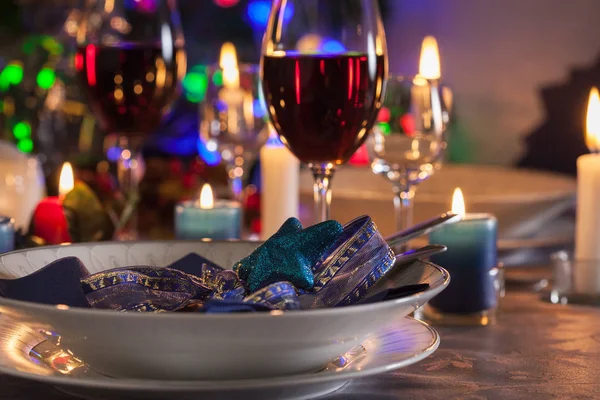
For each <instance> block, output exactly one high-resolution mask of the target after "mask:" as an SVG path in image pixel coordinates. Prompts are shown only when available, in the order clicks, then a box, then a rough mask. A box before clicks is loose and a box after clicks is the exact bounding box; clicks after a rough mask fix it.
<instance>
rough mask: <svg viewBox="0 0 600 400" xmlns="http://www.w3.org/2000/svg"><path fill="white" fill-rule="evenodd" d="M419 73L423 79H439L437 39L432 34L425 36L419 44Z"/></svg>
mask: <svg viewBox="0 0 600 400" xmlns="http://www.w3.org/2000/svg"><path fill="white" fill-rule="evenodd" d="M419 75H420V76H421V77H423V78H425V79H440V77H441V75H442V74H441V71H440V53H439V51H438V44H437V40H435V37H433V36H426V37H425V39H423V44H422V46H421V58H420V60H419Z"/></svg>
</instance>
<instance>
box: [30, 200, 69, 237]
mask: <svg viewBox="0 0 600 400" xmlns="http://www.w3.org/2000/svg"><path fill="white" fill-rule="evenodd" d="M33 234H34V235H35V236H37V237H40V238H42V239H44V241H45V242H46V243H47V244H61V243H67V242H71V236H69V226H68V224H67V218H66V217H65V213H64V211H63V206H62V200H60V199H59V198H58V196H52V197H46V198H45V199H42V201H40V203H39V204H38V205H37V208H36V209H35V211H34V213H33Z"/></svg>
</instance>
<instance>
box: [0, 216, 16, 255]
mask: <svg viewBox="0 0 600 400" xmlns="http://www.w3.org/2000/svg"><path fill="white" fill-rule="evenodd" d="M14 248H15V223H14V220H13V219H12V218H8V217H3V216H0V253H6V252H7V251H12V250H14Z"/></svg>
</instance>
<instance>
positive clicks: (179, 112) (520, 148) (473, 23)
mask: <svg viewBox="0 0 600 400" xmlns="http://www.w3.org/2000/svg"><path fill="white" fill-rule="evenodd" d="M82 3H83V1H78V0H6V1H3V2H2V4H1V5H0V11H1V12H0V18H1V24H0V34H2V38H3V40H2V41H1V44H0V70H1V71H2V72H1V74H0V98H1V100H2V103H1V106H2V107H1V110H2V114H1V115H0V117H1V126H2V128H3V130H2V136H3V138H4V139H6V140H10V141H14V142H15V143H16V144H17V145H18V147H19V148H20V149H21V150H22V151H25V152H34V153H38V154H40V155H41V157H42V161H43V162H44V165H45V170H46V171H47V172H48V173H50V171H53V170H54V169H55V168H56V166H58V165H60V163H61V161H62V159H63V158H65V157H70V155H71V154H70V153H76V154H78V157H79V158H80V162H81V163H85V162H86V159H87V162H90V164H92V163H93V162H92V161H93V160H91V159H88V157H92V156H93V155H94V154H95V153H98V152H101V151H102V150H107V149H101V147H102V143H101V141H100V136H98V138H95V137H94V135H93V131H94V127H95V121H94V119H93V117H92V115H91V114H90V113H89V112H88V111H87V109H86V107H85V105H84V103H83V102H82V100H83V99H81V98H80V95H79V91H78V89H77V87H76V85H75V83H74V76H73V68H72V65H71V63H72V56H73V51H74V38H73V36H74V34H75V32H76V29H77V22H78V18H79V17H80V15H79V11H78V8H79V7H80V6H81V5H82ZM381 3H382V13H383V16H384V21H385V24H386V31H387V36H388V47H389V54H390V71H391V72H392V73H401V74H414V73H416V69H417V67H418V57H419V51H420V43H421V41H422V39H423V37H424V36H425V35H434V36H436V38H437V39H438V42H439V44H440V52H441V60H442V70H443V75H444V80H445V82H446V83H447V84H449V85H450V86H451V87H452V88H453V90H454V94H455V104H456V111H455V124H454V126H453V129H454V131H453V132H452V135H451V136H450V138H451V143H450V161H454V162H470V163H483V164H502V165H514V164H517V163H521V164H522V165H525V166H532V167H538V168H544V169H555V170H557V171H560V172H567V173H574V159H575V157H577V155H579V154H581V153H583V152H585V148H584V146H583V139H582V137H581V136H582V135H580V132H582V126H581V122H580V120H581V119H582V116H580V115H579V114H581V113H582V112H583V111H582V110H583V109H584V107H581V106H579V105H580V104H583V103H585V99H586V96H587V93H586V90H581V91H580V93H573V92H576V90H575V89H573V91H571V92H570V93H568V94H566V95H565V93H564V92H563V93H562V95H560V96H561V98H562V100H563V104H562V109H559V110H558V111H560V112H563V113H564V114H565V115H567V114H569V113H570V112H571V113H573V112H574V111H572V110H577V113H578V114H577V118H571V119H572V124H571V125H572V126H569V123H568V122H565V121H563V122H564V124H563V125H565V126H561V127H557V126H552V127H548V128H547V130H549V131H551V130H553V129H555V130H557V131H559V132H550V133H546V134H545V135H544V137H545V138H547V139H548V137H549V136H550V137H553V136H554V135H555V134H556V137H555V138H554V139H553V140H555V141H559V142H560V141H563V143H562V145H561V146H559V148H560V154H558V156H559V157H556V156H557V154H553V153H552V151H549V150H548V149H545V150H546V151H545V152H544V154H546V155H548V157H546V158H550V160H547V159H545V158H544V157H541V159H540V157H537V156H536V154H535V149H529V148H528V139H527V138H528V136H535V133H536V131H537V130H540V128H542V127H543V125H544V121H545V120H546V119H548V118H551V117H557V118H559V119H560V117H561V116H556V115H548V110H547V104H545V99H544V90H548V89H550V88H556V87H568V86H570V85H571V83H572V80H573V79H574V75H573V74H575V72H576V71H578V70H586V69H593V67H594V64H595V63H596V61H597V55H598V50H597V49H598V48H599V47H600V35H598V30H600V28H599V27H598V24H597V21H596V16H597V15H598V13H599V12H600V3H598V2H597V1H595V0H572V1H569V2H565V1H562V0H524V1H520V0H488V1H485V2H477V1H472V0H453V1H452V2H448V1H444V0H418V1H417V0H382V1H381ZM179 7H180V9H181V15H182V20H183V21H182V22H183V27H184V30H185V36H186V47H187V51H188V58H189V61H188V70H189V71H191V70H192V69H193V67H194V66H195V65H199V64H211V63H215V62H216V61H217V58H218V54H219V49H220V46H221V45H222V43H223V42H225V41H231V42H233V43H234V44H235V46H236V48H237V51H238V57H239V59H240V61H241V62H249V63H255V62H257V61H258V56H259V54H260V52H259V48H260V40H261V36H262V32H263V29H264V26H265V24H266V19H267V15H268V10H269V7H270V2H269V1H268V0H202V1H196V0H181V1H180V2H179ZM215 21H218V23H214V22H215ZM196 78H197V76H195V75H194V74H192V75H191V76H189V77H188V80H187V85H185V83H186V82H185V81H184V86H185V89H186V91H187V96H184V97H183V98H182V100H181V101H180V102H179V103H178V104H177V107H176V108H175V110H174V112H173V115H172V116H171V117H170V118H166V122H165V124H164V126H163V127H162V128H161V129H160V131H159V132H157V135H156V136H157V137H156V140H154V141H150V142H149V143H148V145H147V148H146V150H145V152H146V153H147V154H148V153H150V154H156V155H175V156H183V157H193V156H194V155H196V154H198V148H197V147H198V146H197V143H196V142H197V135H196V132H197V124H198V122H197V112H196V107H195V104H196V103H197V102H198V101H199V94H198V93H196V92H195V91H197V90H198V89H202V87H201V85H200V87H198V80H197V79H196ZM582 86H583V85H582ZM582 89H583V88H582ZM573 103H577V104H573ZM556 111H557V110H554V112H556ZM564 119H568V118H567V117H564ZM577 124H578V125H577ZM554 125H556V124H554ZM566 138H568V139H566ZM530 141H533V142H535V140H533V139H530ZM547 145H548V146H550V147H551V144H547ZM200 146H201V144H200ZM565 146H566V147H565ZM531 147H534V146H533V145H532V146H531ZM199 150H200V156H201V157H202V158H203V159H204V160H205V161H208V163H209V164H214V163H216V162H217V159H216V158H217V157H218V156H217V155H216V154H213V155H211V154H206V153H207V152H206V151H205V149H202V148H200V149H199ZM530 151H532V152H533V154H528V153H530Z"/></svg>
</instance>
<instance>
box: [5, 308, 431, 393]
mask: <svg viewBox="0 0 600 400" xmlns="http://www.w3.org/2000/svg"><path fill="white" fill-rule="evenodd" d="M0 318H5V319H7V320H9V321H10V322H13V321H11V320H10V318H8V317H0ZM401 321H403V322H404V323H406V324H411V325H414V326H419V327H422V328H425V331H424V332H428V333H429V334H430V337H431V340H430V342H429V345H428V346H427V347H426V348H423V349H421V350H420V352H418V353H414V354H412V355H410V356H408V357H407V358H405V359H403V360H399V361H395V362H391V363H387V364H384V365H381V366H378V367H373V368H370V369H361V370H358V371H356V370H354V371H339V372H337V371H332V372H331V373H329V374H325V375H321V376H319V374H318V373H315V372H312V373H311V372H307V373H302V374H296V375H289V376H281V377H272V378H255V379H237V380H219V381H182V380H156V379H131V378H123V379H114V380H111V379H106V380H93V379H89V378H85V377H70V378H66V377H63V376H60V375H52V376H46V375H38V374H35V373H33V372H24V371H20V370H18V369H16V368H9V367H7V366H6V365H4V364H2V363H0V373H3V374H6V375H10V376H13V377H17V378H21V379H27V380H33V381H35V382H41V383H44V384H49V385H53V386H60V387H77V388H97V389H104V390H121V391H139V390H141V391H143V392H146V391H158V392H169V393H175V392H210V391H213V392H214V391H229V390H261V389H274V388H279V387H290V386H298V385H311V384H324V383H333V382H341V381H349V380H351V379H357V378H363V377H368V376H373V375H377V374H381V373H384V372H389V371H394V370H397V369H400V368H404V367H407V366H409V365H412V364H415V363H417V362H419V361H421V360H423V359H425V358H427V357H429V356H430V355H431V354H433V353H434V352H435V351H436V350H437V349H438V347H439V345H440V335H439V333H438V332H437V331H436V330H435V329H434V328H433V327H432V326H430V325H429V324H427V323H426V322H424V321H421V320H418V319H415V318H413V317H408V316H407V317H404V318H401V319H399V320H397V321H396V324H397V323H400V322H401ZM14 323H18V322H16V321H14ZM398 328H399V327H398ZM385 329H390V326H388V327H385V328H382V329H381V330H380V331H379V334H381V332H382V331H383V330H385ZM375 335H377V333H375ZM107 383H108V384H107Z"/></svg>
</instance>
